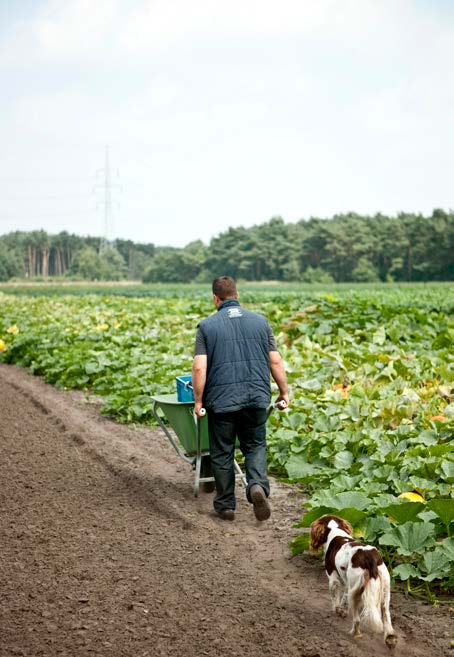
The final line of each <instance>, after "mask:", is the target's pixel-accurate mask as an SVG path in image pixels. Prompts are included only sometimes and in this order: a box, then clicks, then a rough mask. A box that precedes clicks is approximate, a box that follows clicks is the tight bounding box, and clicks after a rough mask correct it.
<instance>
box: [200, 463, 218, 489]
mask: <svg viewBox="0 0 454 657" xmlns="http://www.w3.org/2000/svg"><path fill="white" fill-rule="evenodd" d="M200 474H201V476H202V477H212V476H213V470H212V469H211V459H210V457H209V456H203V457H202V467H201V472H200ZM202 490H203V492H204V493H212V492H213V491H214V490H216V484H215V482H214V481H204V482H203V483H202Z"/></svg>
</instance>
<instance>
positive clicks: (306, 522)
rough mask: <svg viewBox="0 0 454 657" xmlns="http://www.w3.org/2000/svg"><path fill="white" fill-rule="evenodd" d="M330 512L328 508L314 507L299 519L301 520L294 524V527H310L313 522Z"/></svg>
mask: <svg viewBox="0 0 454 657" xmlns="http://www.w3.org/2000/svg"><path fill="white" fill-rule="evenodd" d="M330 512H331V509H330V507H328V506H316V507H314V508H313V509H311V510H310V511H308V512H307V513H305V514H304V516H303V517H302V518H301V520H300V521H299V522H298V523H296V524H295V525H294V526H295V527H310V526H311V524H312V523H313V522H314V520H317V519H318V518H320V517H321V516H325V515H327V514H329V513H330Z"/></svg>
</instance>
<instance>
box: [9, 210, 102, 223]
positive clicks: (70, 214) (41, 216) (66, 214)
mask: <svg viewBox="0 0 454 657" xmlns="http://www.w3.org/2000/svg"><path fill="white" fill-rule="evenodd" d="M87 214H96V213H95V211H94V210H93V209H91V210H87V211H85V212H84V211H82V212H81V211H78V212H58V213H56V214H35V215H33V216H30V215H28V216H26V217H17V216H11V215H10V216H6V217H2V216H1V215H0V220H1V221H32V220H35V219H49V218H51V217H57V218H58V217H74V216H76V215H79V216H80V215H87Z"/></svg>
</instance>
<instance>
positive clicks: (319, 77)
mask: <svg viewBox="0 0 454 657" xmlns="http://www.w3.org/2000/svg"><path fill="white" fill-rule="evenodd" d="M435 4H437V3H434V4H431V5H430V6H429V5H422V4H421V3H416V2H414V1H413V0H399V2H395V0H381V1H380V2H377V1H376V0H298V1H296V0H281V1H280V2H279V3H278V2H276V1H271V0H262V1H261V2H258V1H256V0H241V1H240V0H231V1H230V2H228V3H227V2H224V3H215V2H212V0H193V1H191V2H188V0H165V1H164V0H154V1H151V0H137V1H134V2H133V1H131V2H127V1H126V0H121V1H120V0H96V2H93V1H89V0H65V2H61V1H59V0H49V1H48V2H47V3H44V4H43V6H42V8H41V9H40V10H37V11H36V12H35V14H34V15H33V16H30V17H29V18H27V19H26V20H24V19H22V22H16V23H15V24H11V26H10V29H9V32H8V33H7V35H6V36H5V37H4V38H3V41H2V42H1V43H0V76H1V81H0V83H1V84H2V85H3V89H4V90H5V91H7V93H5V94H4V96H5V100H4V103H3V107H2V117H3V118H2V123H1V124H0V138H1V142H2V156H3V157H2V161H1V162H0V178H2V177H8V176H11V175H13V176H14V175H16V176H18V177H20V176H21V175H23V176H27V175H38V174H40V175H43V176H45V175H48V176H50V177H52V176H58V174H59V172H61V171H62V170H63V171H64V172H65V174H66V175H68V176H69V177H71V176H73V177H75V178H77V177H81V173H82V177H87V178H89V177H90V176H92V174H93V172H94V171H95V170H96V169H97V168H99V167H100V166H102V158H103V147H104V144H107V143H108V144H110V145H111V146H112V159H113V162H114V164H115V166H118V167H119V168H120V169H121V173H122V179H123V185H124V189H125V192H124V195H123V200H122V207H121V209H119V210H118V211H117V234H123V233H124V231H127V234H125V236H128V235H131V236H133V237H134V238H135V239H143V240H151V241H153V240H155V241H157V242H158V243H165V242H170V243H177V242H178V243H179V244H184V243H186V242H188V241H190V239H193V238H196V237H205V238H206V237H207V234H209V235H212V234H214V233H216V232H218V231H220V230H221V229H224V228H226V227H227V226H228V225H230V224H238V223H245V224H252V223H257V222H259V221H262V220H266V219H268V218H269V217H270V216H271V215H272V214H277V213H280V214H283V215H284V217H286V218H287V219H297V218H299V217H301V216H308V215H310V214H313V215H316V214H318V215H324V214H331V213H335V212H338V211H343V210H352V209H353V210H354V209H357V210H359V211H363V212H371V213H373V212H375V211H377V210H383V211H388V212H393V211H395V210H397V209H399V210H400V209H404V208H407V209H409V210H412V209H413V210H418V209H419V210H423V211H429V210H430V208H431V206H433V205H439V206H440V205H441V206H443V205H444V206H447V205H449V203H450V202H451V204H452V201H450V199H451V198H452V196H451V191H450V190H451V184H450V181H449V176H448V175H447V172H448V171H452V169H453V164H454V162H453V159H454V148H453V146H454V144H453V141H454V127H453V125H452V120H451V117H452V115H453V112H454V86H453V82H452V75H451V70H450V69H451V63H452V61H453V60H454V19H453V13H452V12H450V11H449V10H446V11H445V10H441V9H437V10H435V8H434V7H435ZM437 7H438V4H437ZM423 179H424V180H423ZM422 180H423V184H421V181H422ZM415 181H417V182H418V185H416V184H415ZM87 185H88V186H89V187H88V189H91V186H92V185H91V184H90V183H89V182H88V183H87ZM31 191H33V190H31ZM38 192H39V189H38V188H37V189H36V190H35V191H34V193H35V194H38ZM27 193H28V190H27ZM56 193H58V187H57V188H56ZM15 208H16V206H15V205H14V204H12V205H11V206H10V207H8V211H11V213H14V212H16V209H15ZM61 209H62V211H63V210H66V211H67V212H68V213H69V212H70V211H72V210H73V209H77V208H74V205H69V204H66V205H64V204H62V206H61ZM13 211H14V212H13ZM48 211H49V214H50V209H48V206H47V205H46V204H45V203H43V204H42V206H41V207H36V214H37V215H38V214H39V215H45V214H46V212H48ZM17 212H19V211H18V210H17ZM1 216H2V212H1V211H0V232H4V226H5V225H6V224H5V223H4V222H3V223H2V220H1ZM150 218H151V219H150ZM158 219H159V222H160V230H159V233H157V234H155V232H154V231H155V228H154V227H153V222H156V221H157V220H158ZM82 223H83V222H82ZM37 225H40V224H37ZM49 225H50V224H49ZM54 225H55V224H52V227H53V229H54ZM120 225H122V226H123V228H122V229H120V228H119V226H120ZM78 230H81V231H82V232H83V231H84V229H83V228H82V227H81V224H78ZM85 230H93V231H95V232H99V231H97V230H95V228H93V222H91V223H90V222H87V223H86V228H85ZM209 235H208V236H209Z"/></svg>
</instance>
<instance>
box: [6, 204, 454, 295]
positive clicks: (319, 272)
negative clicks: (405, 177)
mask: <svg viewBox="0 0 454 657" xmlns="http://www.w3.org/2000/svg"><path fill="white" fill-rule="evenodd" d="M453 253H454V213H453V212H451V211H449V212H446V211H444V210H442V209H435V210H434V211H433V212H432V215H431V216H423V215H422V214H406V213H401V214H399V215H397V216H396V217H389V216H385V215H382V214H376V215H374V216H361V215H359V214H355V213H348V214H342V215H335V216H334V217H332V218H330V219H321V218H314V217H313V218H310V219H307V220H305V219H302V220H300V221H298V222H296V223H286V222H285V221H284V220H283V219H282V218H281V217H273V218H272V219H270V220H269V221H268V222H265V223H262V224H259V225H255V226H252V227H251V228H244V227H242V226H240V227H230V228H229V229H228V230H226V231H225V232H223V233H220V234H219V235H217V236H215V237H213V238H212V239H211V241H210V242H209V244H208V245H206V244H204V243H203V242H202V241H200V240H198V241H195V242H191V243H190V244H188V245H187V246H185V247H184V248H174V247H162V246H155V245H154V244H141V243H135V242H133V241H131V240H124V239H117V240H115V242H114V243H110V244H108V243H106V242H105V240H103V239H102V238H98V237H82V236H79V235H75V234H70V233H68V232H65V231H63V232H60V233H59V234H57V235H50V234H48V233H47V232H46V231H44V230H39V231H32V232H22V231H16V232H12V233H9V234H6V235H3V236H0V280H1V281H8V280H14V279H16V280H17V279H20V280H23V279H29V280H47V279H63V278H66V279H69V280H88V281H95V280H111V281H115V280H142V281H143V282H163V283H178V282H208V281H210V280H211V279H212V278H213V277H214V276H216V275H219V273H223V274H228V275H230V276H233V277H235V278H237V279H242V280H247V281H266V280H277V281H303V282H307V283H331V282H350V281H351V282H380V281H383V282H386V281H395V282H417V281H451V280H453V279H454V258H453Z"/></svg>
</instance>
